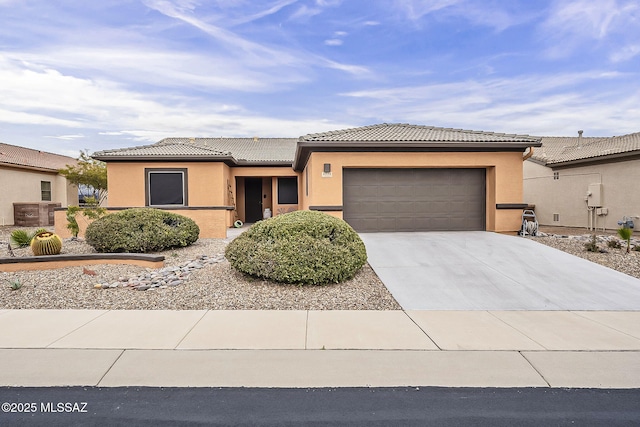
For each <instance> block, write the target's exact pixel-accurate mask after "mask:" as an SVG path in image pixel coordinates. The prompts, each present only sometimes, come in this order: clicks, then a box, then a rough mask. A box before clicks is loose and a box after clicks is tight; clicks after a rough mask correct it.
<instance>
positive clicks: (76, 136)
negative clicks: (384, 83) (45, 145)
mask: <svg viewBox="0 0 640 427" xmlns="http://www.w3.org/2000/svg"><path fill="white" fill-rule="evenodd" d="M84 137H85V136H84V135H83V134H81V133H79V134H74V135H59V136H52V135H47V136H45V138H53V139H61V140H63V141H74V140H76V139H81V138H84Z"/></svg>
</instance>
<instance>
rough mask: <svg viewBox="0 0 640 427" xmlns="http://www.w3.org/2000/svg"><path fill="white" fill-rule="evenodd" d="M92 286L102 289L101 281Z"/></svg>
mask: <svg viewBox="0 0 640 427" xmlns="http://www.w3.org/2000/svg"><path fill="white" fill-rule="evenodd" d="M93 287H94V289H102V283H96V284H95V285H93Z"/></svg>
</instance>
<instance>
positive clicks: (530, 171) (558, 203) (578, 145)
mask: <svg viewBox="0 0 640 427" xmlns="http://www.w3.org/2000/svg"><path fill="white" fill-rule="evenodd" d="M541 140H542V147H541V148H537V149H535V151H534V152H533V155H532V156H531V158H529V159H528V161H526V162H525V165H524V201H525V202H527V203H530V204H532V205H535V212H536V215H537V217H538V222H539V223H540V224H542V225H557V226H565V227H587V228H595V227H596V226H597V228H600V229H602V228H608V229H614V228H617V227H618V221H621V220H622V218H623V217H624V216H627V217H635V222H636V224H638V222H639V221H638V218H639V217H640V185H639V183H640V133H633V134H629V135H622V136H614V137H597V138H594V137H583V136H582V131H580V132H579V136H577V137H542V138H541ZM636 228H637V227H636Z"/></svg>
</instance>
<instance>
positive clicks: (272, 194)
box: [230, 166, 301, 221]
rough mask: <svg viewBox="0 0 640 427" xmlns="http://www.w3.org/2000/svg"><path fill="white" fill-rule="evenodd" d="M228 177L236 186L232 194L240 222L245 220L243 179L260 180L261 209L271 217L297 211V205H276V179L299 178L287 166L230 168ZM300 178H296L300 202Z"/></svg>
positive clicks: (297, 174)
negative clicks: (267, 209) (267, 211)
mask: <svg viewBox="0 0 640 427" xmlns="http://www.w3.org/2000/svg"><path fill="white" fill-rule="evenodd" d="M230 175H231V177H232V179H235V182H236V185H235V186H233V187H234V188H235V189H236V192H235V194H234V197H235V200H236V209H237V212H238V218H239V219H241V220H242V221H244V220H245V192H244V179H245V178H262V194H263V196H267V197H266V198H264V197H263V199H262V203H263V205H262V209H263V211H264V209H265V208H270V209H271V213H272V215H274V216H275V215H278V214H279V213H281V212H287V211H290V210H297V209H298V208H299V205H279V204H278V177H293V176H297V177H299V176H300V174H299V173H297V172H296V171H294V170H293V169H292V168H291V167H288V166H278V167H275V166H274V167H252V166H246V167H236V168H230ZM299 179H300V178H298V201H300V191H301V190H300V180H299Z"/></svg>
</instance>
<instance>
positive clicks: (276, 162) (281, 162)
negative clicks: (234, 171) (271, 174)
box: [236, 160, 293, 167]
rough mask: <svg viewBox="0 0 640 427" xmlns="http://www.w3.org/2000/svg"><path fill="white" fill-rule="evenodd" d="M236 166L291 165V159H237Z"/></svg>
mask: <svg viewBox="0 0 640 427" xmlns="http://www.w3.org/2000/svg"><path fill="white" fill-rule="evenodd" d="M236 165H237V166H275V167H279V166H288V167H291V166H292V165H293V161H291V160H273V161H271V160H237V161H236Z"/></svg>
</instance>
